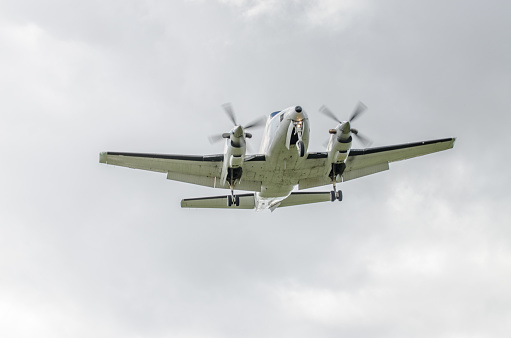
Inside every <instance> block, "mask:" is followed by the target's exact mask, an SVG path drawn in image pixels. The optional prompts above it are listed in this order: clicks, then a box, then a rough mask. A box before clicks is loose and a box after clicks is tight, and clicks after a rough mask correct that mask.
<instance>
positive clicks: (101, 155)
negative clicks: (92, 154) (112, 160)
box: [99, 152, 108, 164]
mask: <svg viewBox="0 0 511 338" xmlns="http://www.w3.org/2000/svg"><path fill="white" fill-rule="evenodd" d="M107 155H108V153H107V152H101V153H99V163H105V164H106V163H107V162H106V158H107Z"/></svg>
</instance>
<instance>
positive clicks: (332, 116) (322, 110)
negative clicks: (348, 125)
mask: <svg viewBox="0 0 511 338" xmlns="http://www.w3.org/2000/svg"><path fill="white" fill-rule="evenodd" d="M319 111H320V112H321V113H323V114H324V115H326V116H328V117H329V118H331V119H332V120H334V121H336V122H337V123H342V122H341V120H339V119H338V118H337V117H336V116H335V115H334V113H332V112H331V111H330V109H328V108H327V107H326V106H321V108H319Z"/></svg>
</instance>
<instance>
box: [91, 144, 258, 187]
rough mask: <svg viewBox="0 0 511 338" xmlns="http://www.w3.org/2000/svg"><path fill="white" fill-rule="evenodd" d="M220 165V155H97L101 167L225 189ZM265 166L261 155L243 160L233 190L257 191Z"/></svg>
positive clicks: (114, 153) (226, 185)
mask: <svg viewBox="0 0 511 338" xmlns="http://www.w3.org/2000/svg"><path fill="white" fill-rule="evenodd" d="M223 161H224V155H223V154H218V155H205V156H201V155H174V154H147V153H124V152H102V153H100V155H99V162H100V163H105V164H110V165H116V166H121V167H128V168H133V169H142V170H149V171H156V172H161V173H166V174H167V179H169V180H174V181H180V182H186V183H192V184H198V185H203V186H207V187H212V188H222V189H228V188H229V186H228V184H223V185H222V184H221V182H220V176H221V172H222V166H223ZM265 163H266V162H265V156H264V155H248V156H246V157H245V161H244V162H243V173H244V174H243V178H242V181H241V182H240V183H239V184H237V185H236V189H239V190H247V191H260V190H261V182H260V180H259V181H258V180H257V178H258V175H257V173H258V172H259V171H261V170H263V169H264V164H265Z"/></svg>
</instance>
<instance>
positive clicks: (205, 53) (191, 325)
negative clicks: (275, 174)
mask: <svg viewBox="0 0 511 338" xmlns="http://www.w3.org/2000/svg"><path fill="white" fill-rule="evenodd" d="M510 40H511V3H509V2H508V1H494V0H490V1H486V2H484V3H483V2H480V1H461V0H447V1H424V0H417V1H413V2H412V1H403V0H388V1H375V0H359V1H352V0H345V1H342V0H338V1H334V0H315V1H303V0H282V1H276V0H260V1H254V0H218V1H214V0H211V1H205V0H188V1H184V0H176V1H172V2H169V1H160V0H152V1H143V0H128V1H118V0H102V1H96V0H88V1H62V0H47V1H44V2H41V1H32V0H27V1H22V2H20V1H9V0H3V1H0V61H1V62H0V93H1V94H0V114H1V117H2V119H1V121H2V122H1V123H0V153H1V154H2V165H1V166H0V299H1V301H0V336H2V337H34V336H37V337H52V338H54V337H91V336H94V337H116V336H123V337H192V338H199V337H215V338H216V337H240V336H243V337H262V336H264V337H283V336H288V337H290V336H293V337H311V336H314V337H339V336H347V337H375V336H378V337H410V336H412V337H507V336H508V335H509V332H510V331H511V322H510V321H509V318H510V316H511V291H510V288H509V285H510V282H511V246H510V244H511V230H510V229H511V221H510V220H511V211H510V208H509V206H510V205H511V197H510V194H509V187H510V186H511V184H510V183H511V182H510V178H509V173H508V171H509V170H508V168H509V166H510V164H511V163H510V158H509V149H508V145H509V139H508V133H509V127H508V126H509V124H510V123H511V118H510V117H509V112H510V111H511V95H510V92H511V91H510V90H511V66H510V64H509V60H510V59H511V45H510V44H509V41H510ZM359 101H362V102H364V103H365V104H366V105H367V106H368V111H367V112H366V113H365V114H364V115H363V116H362V117H360V118H359V119H357V121H356V123H355V127H356V128H357V129H359V130H360V131H361V132H362V133H364V135H367V136H369V137H370V138H371V139H372V140H373V141H374V145H373V146H384V145H392V144H400V143H406V142H414V141H423V140H430V139H436V138H444V137H457V141H456V144H455V147H454V149H452V150H449V151H445V152H441V153H437V154H432V155H428V156H424V157H421V158H416V159H412V160H408V161H404V162H398V163H392V164H391V165H390V170H389V171H386V172H383V173H378V174H375V175H371V176H368V177H364V178H361V179H357V180H353V181H349V182H346V183H343V184H341V185H340V186H339V188H340V189H342V190H343V193H344V201H343V202H342V203H335V204H330V203H321V204H313V205H304V206H298V207H292V208H282V209H278V210H276V211H275V212H273V213H270V212H254V211H246V210H193V209H181V208H180V200H181V199H182V198H190V197H201V196H211V195H218V194H219V193H222V192H219V191H218V190H214V189H211V188H207V187H200V186H193V185H187V184H184V183H180V182H172V181H168V180H166V177H165V175H163V174H159V173H153V172H145V171H138V170H131V169H127V168H120V167H114V166H106V165H102V164H99V163H98V160H99V152H101V151H130V152H149V153H169V154H218V153H221V152H222V151H223V145H221V144H216V145H211V144H210V143H209V142H208V136H210V135H212V134H217V133H222V132H226V131H229V130H230V128H231V127H232V126H231V125H230V121H229V119H228V118H227V117H226V116H225V114H224V112H223V110H222V108H221V105H222V104H224V103H226V102H231V103H232V104H233V107H234V109H235V111H236V114H237V118H238V121H240V122H241V123H247V122H249V121H252V120H254V119H256V118H258V117H260V116H265V115H267V114H269V113H271V112H273V111H276V110H280V109H283V108H285V107H289V106H293V105H301V106H302V107H303V108H304V109H305V111H306V112H307V113H308V115H309V119H310V124H311V142H310V145H309V151H322V150H323V149H324V146H323V144H324V142H325V141H326V140H327V139H328V129H329V128H333V127H335V123H334V122H332V121H331V120H328V119H327V118H326V117H325V116H323V115H321V114H320V113H319V112H318V110H319V107H320V106H321V105H323V104H325V105H327V106H328V107H329V108H330V109H331V110H332V111H334V112H335V114H336V115H337V116H338V117H339V118H341V119H347V118H348V117H349V116H350V114H351V112H352V111H353V109H354V108H355V106H356V105H357V103H358V102H359ZM250 141H251V142H250V143H251V146H252V149H254V150H253V151H257V149H258V148H259V143H260V141H261V131H254V138H253V139H252V140H250ZM354 147H356V148H360V147H361V145H360V144H356V143H355V144H354ZM328 189H329V187H328V188H327V187H325V190H328Z"/></svg>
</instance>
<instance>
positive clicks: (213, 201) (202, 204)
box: [181, 194, 255, 209]
mask: <svg viewBox="0 0 511 338" xmlns="http://www.w3.org/2000/svg"><path fill="white" fill-rule="evenodd" d="M228 197H229V196H213V197H199V198H188V199H184V200H182V201H181V208H229V209H254V208H255V199H254V194H242V195H237V197H239V199H240V204H239V206H234V205H232V206H228V205H227V199H228Z"/></svg>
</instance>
